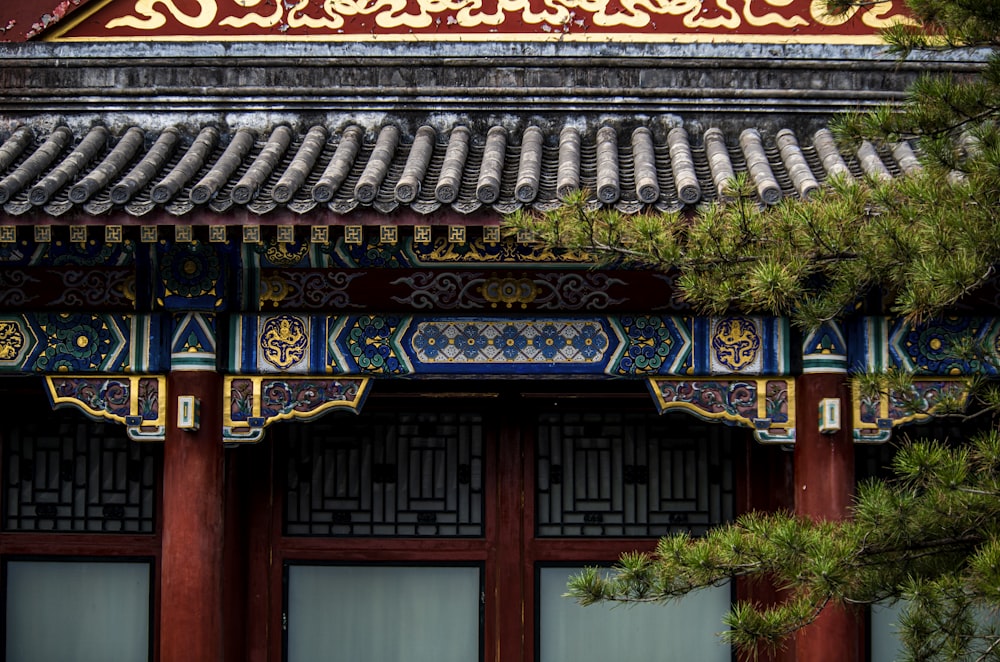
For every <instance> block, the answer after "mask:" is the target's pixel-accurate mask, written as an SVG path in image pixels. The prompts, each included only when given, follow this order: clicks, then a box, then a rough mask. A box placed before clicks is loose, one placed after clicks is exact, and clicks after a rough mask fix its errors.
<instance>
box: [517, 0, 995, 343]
mask: <svg viewBox="0 0 1000 662" xmlns="http://www.w3.org/2000/svg"><path fill="white" fill-rule="evenodd" d="M908 2H909V6H910V9H911V11H912V13H913V16H914V18H915V22H914V23H913V24H903V25H897V26H895V27H893V28H890V29H888V30H887V31H886V32H885V35H884V37H885V39H886V41H887V43H888V44H889V46H890V50H891V51H893V52H895V53H897V54H899V55H900V56H906V55H908V54H909V53H910V52H911V51H913V50H915V49H925V50H926V49H955V48H986V49H995V48H996V47H997V45H998V40H1000V37H998V31H997V27H998V25H1000V9H998V6H997V2H996V0H908ZM855 4H857V2H856V0H830V9H831V11H832V12H833V13H837V12H838V11H843V10H846V9H849V8H850V7H852V6H853V5H855ZM998 120H1000V57H998V56H997V55H996V54H995V53H994V54H993V55H992V56H990V57H989V58H988V61H987V62H986V64H985V65H984V66H983V68H982V69H981V70H980V71H979V73H978V74H964V75H955V76H951V77H924V78H921V79H919V80H918V81H917V82H916V83H915V84H914V85H913V87H912V89H911V90H910V92H909V97H908V99H907V100H906V101H905V102H904V103H902V104H900V105H887V106H885V107H883V108H880V109H877V110H875V111H871V112H866V113H848V114H845V115H843V116H841V117H838V118H835V119H834V121H833V123H832V127H833V129H834V130H835V133H836V134H837V135H838V137H839V139H840V140H841V142H842V143H843V144H844V145H845V146H856V145H857V144H858V143H859V142H860V141H862V140H869V141H873V142H875V143H878V144H884V145H887V146H889V145H891V144H893V143H896V142H898V141H900V140H913V139H915V140H916V142H917V144H918V145H919V151H920V154H921V157H922V161H923V165H924V167H923V170H922V171H921V172H920V173H918V174H911V175H908V176H905V177H897V178H895V179H893V180H891V181H881V180H876V179H872V180H866V181H860V182H847V181H829V182H827V185H826V186H825V187H824V188H823V190H822V191H821V192H819V193H818V194H815V195H813V196H812V197H811V198H810V199H809V200H795V199H793V200H787V199H786V200H785V201H783V202H781V203H780V204H778V205H776V206H774V207H765V206H763V205H761V204H760V202H759V200H758V198H757V194H756V190H755V186H754V184H753V182H752V181H750V178H749V177H748V176H747V175H745V174H744V175H741V176H739V177H737V178H736V179H735V181H731V182H730V183H729V189H728V190H727V191H724V192H723V193H724V195H723V196H721V197H720V200H719V201H717V202H715V203H713V204H709V205H705V206H703V207H701V208H699V209H697V210H696V211H695V212H694V213H672V214H656V213H651V214H649V215H646V216H642V217H639V218H634V217H623V216H622V215H621V214H620V213H618V212H616V211H607V210H598V209H594V208H592V207H589V206H588V202H587V198H588V196H587V195H586V193H583V192H580V193H577V194H574V195H573V196H571V197H570V198H569V199H567V200H566V201H565V204H564V205H563V206H562V207H561V208H559V209H557V210H554V211H552V212H550V213H547V214H542V215H534V214H531V213H518V214H516V215H514V216H512V217H511V218H509V219H508V225H509V226H510V227H513V228H517V229H519V230H528V231H530V232H532V233H533V234H534V235H535V237H536V238H537V239H538V240H539V241H542V242H544V243H546V244H549V245H552V246H563V247H568V248H571V249H574V250H577V251H584V252H588V253H591V254H592V255H594V256H595V258H597V259H598V260H604V261H612V262H622V261H625V262H631V263H638V264H641V265H645V266H648V267H650V268H655V269H661V270H665V271H674V270H676V271H678V272H679V277H678V278H677V279H676V282H677V285H678V287H679V288H680V290H681V293H682V295H683V296H684V297H685V298H686V299H687V300H688V301H690V302H691V303H692V304H693V305H694V306H695V307H696V308H697V309H699V311H701V312H703V313H709V314H718V313H723V312H726V311H729V310H733V309H738V310H742V311H744V312H763V313H770V314H779V315H790V316H792V317H793V319H794V320H795V321H796V322H797V323H798V324H799V325H800V326H803V327H808V328H811V327H815V326H816V325H818V324H819V323H820V322H822V321H824V320H827V319H831V318H835V317H841V316H845V315H848V314H850V313H851V312H852V311H854V310H855V309H856V307H857V306H858V305H859V302H860V301H862V300H864V299H866V298H868V297H874V298H875V299H876V303H878V302H884V307H885V308H886V309H888V310H889V311H891V312H894V313H898V314H902V315H905V316H908V317H909V318H911V320H913V321H919V320H922V319H925V318H929V317H933V316H936V315H939V314H941V313H942V312H944V311H946V310H947V309H948V308H949V307H950V306H953V305H954V304H955V303H956V302H958V301H960V300H961V299H962V298H963V297H964V296H965V295H967V294H968V293H969V292H971V291H973V290H975V289H976V288H978V287H980V286H982V285H983V284H984V283H986V282H987V281H989V280H990V279H991V278H993V276H994V275H995V269H996V264H997V262H998V260H1000V223H998V222H997V220H998V219H997V204H996V202H997V198H998V192H1000V128H998V126H1000V122H998Z"/></svg>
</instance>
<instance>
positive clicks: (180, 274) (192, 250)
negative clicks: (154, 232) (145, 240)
mask: <svg viewBox="0 0 1000 662" xmlns="http://www.w3.org/2000/svg"><path fill="white" fill-rule="evenodd" d="M234 250H235V249H234V248H233V247H232V246H230V245H229V244H228V243H211V242H204V241H199V240H194V241H191V242H168V241H164V240H161V241H160V242H159V243H158V244H157V247H156V252H157V260H158V270H157V273H156V279H155V283H154V294H155V301H156V304H157V305H159V306H161V307H163V308H165V309H167V310H203V311H207V310H225V308H226V306H227V298H228V297H227V293H226V290H227V286H228V273H229V271H230V269H229V260H230V259H231V257H232V254H233V253H234Z"/></svg>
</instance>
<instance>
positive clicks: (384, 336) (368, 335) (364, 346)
mask: <svg viewBox="0 0 1000 662" xmlns="http://www.w3.org/2000/svg"><path fill="white" fill-rule="evenodd" d="M397 326H399V319H398V318H395V317H375V316H369V315H362V316H361V317H359V318H358V319H357V322H356V323H355V324H354V327H353V328H352V329H351V331H350V334H349V335H348V339H347V344H348V348H349V350H350V353H351V356H352V357H353V359H354V360H355V362H357V364H358V367H359V368H361V370H362V372H375V373H385V374H400V373H404V372H406V369H405V368H404V367H403V366H402V365H401V364H400V361H399V357H398V356H396V351H395V349H394V347H393V335H394V334H395V330H396V327H397Z"/></svg>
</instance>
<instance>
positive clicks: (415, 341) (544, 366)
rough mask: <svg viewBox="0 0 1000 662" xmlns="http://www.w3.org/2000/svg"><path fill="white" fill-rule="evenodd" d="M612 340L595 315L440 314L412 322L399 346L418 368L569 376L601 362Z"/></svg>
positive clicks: (590, 369) (603, 323)
mask: <svg viewBox="0 0 1000 662" xmlns="http://www.w3.org/2000/svg"><path fill="white" fill-rule="evenodd" d="M612 338H613V336H612V335H611V333H610V327H609V326H608V325H607V323H606V322H605V321H603V320H598V319H557V318H540V319H533V320H503V319H468V318H440V319H423V320H420V321H418V322H415V323H413V324H412V325H411V328H410V330H409V332H408V333H407V334H406V336H405V338H404V344H405V346H406V348H407V349H408V350H409V352H410V353H411V355H412V356H413V364H414V366H416V367H417V369H418V370H420V371H421V372H423V371H424V370H426V371H427V372H439V373H442V372H443V373H452V372H463V373H468V372H469V371H470V368H471V369H473V370H476V371H483V372H498V373H522V372H523V373H532V372H550V371H553V370H554V369H555V370H557V371H558V372H560V373H567V374H572V373H577V372H595V370H594V366H602V367H603V366H604V365H606V364H607V362H608V355H609V354H608V353H609V350H610V349H612V347H613V341H612ZM615 344H616V343H615Z"/></svg>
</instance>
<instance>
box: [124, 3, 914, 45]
mask: <svg viewBox="0 0 1000 662" xmlns="http://www.w3.org/2000/svg"><path fill="white" fill-rule="evenodd" d="M133 2H134V5H133V7H132V9H131V11H130V12H129V13H127V14H124V15H118V16H116V17H114V18H111V19H110V20H107V22H106V23H105V28H107V29H116V28H130V29H132V30H135V31H145V32H152V31H163V28H164V27H165V26H168V23H170V21H171V20H172V21H173V22H175V23H176V24H179V26H180V28H183V29H185V30H187V31H193V32H194V33H195V34H197V32H199V31H205V32H210V31H211V30H212V27H213V26H217V27H220V28H227V29H230V30H233V29H235V30H238V31H241V32H243V33H245V34H247V35H248V36H251V35H252V34H254V33H255V32H256V33H260V32H261V31H264V32H265V33H266V32H271V31H277V32H279V33H281V34H283V35H285V36H287V37H291V38H294V37H295V35H296V34H297V33H301V34H303V35H305V34H308V35H309V36H310V37H311V38H315V37H316V36H317V34H320V35H321V34H323V33H325V34H328V35H330V36H335V35H336V36H342V35H344V34H352V33H353V34H354V35H356V36H358V37H361V36H370V35H371V34H373V30H376V29H377V30H383V31H386V32H388V33H392V32H393V31H396V32H398V33H399V34H404V33H405V34H409V35H411V36H412V35H417V34H419V31H421V30H426V31H428V38H434V37H437V38H442V37H444V36H445V35H447V34H449V33H451V32H454V31H455V30H458V31H471V32H474V33H480V34H484V35H488V34H496V33H509V34H527V33H538V32H541V33H542V34H545V33H548V34H550V35H551V36H552V37H553V38H556V37H566V36H574V35H580V36H586V35H591V36H593V35H595V34H600V33H601V32H605V31H607V32H612V33H621V32H623V31H625V32H628V31H639V32H642V31H646V32H650V33H662V32H663V23H664V22H669V24H670V27H669V28H668V32H670V33H673V34H677V33H681V32H693V33H697V32H706V31H707V32H715V33H720V32H722V33H725V32H729V33H736V34H739V33H743V32H745V33H747V34H755V35H767V34H774V35H780V34H785V35H790V36H794V35H796V34H797V33H799V32H800V31H801V30H803V29H810V30H813V29H815V30H817V32H816V35H817V38H818V40H821V39H819V38H820V37H822V35H823V30H822V29H823V28H826V30H827V34H829V28H831V27H833V28H843V27H844V26H845V25H848V24H852V25H853V26H854V27H853V28H852V29H851V30H850V32H851V33H857V31H858V28H859V27H860V28H861V29H862V30H864V29H867V30H869V31H874V30H877V29H880V28H883V27H886V26H887V25H890V24H892V23H895V22H899V21H908V20H909V19H908V18H907V17H906V16H905V15H904V14H903V13H901V9H900V8H901V7H902V3H901V2H894V1H892V0H889V1H887V2H880V3H876V4H873V5H867V6H858V7H853V8H851V9H850V10H848V11H846V12H844V13H841V14H836V15H831V14H829V13H828V12H827V9H826V3H825V2H824V1H823V0H744V1H743V2H732V0H495V1H487V0H290V1H288V2H284V1H280V2H269V1H266V0H190V2H187V3H179V2H178V0H133ZM179 5H183V6H179ZM658 22H659V24H658ZM362 25H363V28H362ZM168 29H169V28H168ZM430 31H433V34H431V33H430ZM192 36H193V35H192Z"/></svg>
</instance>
